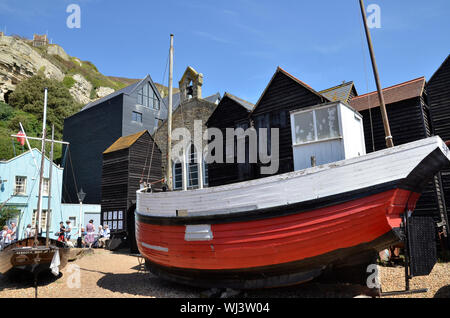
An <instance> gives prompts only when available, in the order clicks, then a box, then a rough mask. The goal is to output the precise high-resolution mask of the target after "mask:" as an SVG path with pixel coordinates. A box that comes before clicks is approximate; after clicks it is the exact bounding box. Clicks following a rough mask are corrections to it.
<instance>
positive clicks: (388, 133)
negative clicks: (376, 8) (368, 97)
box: [359, 0, 394, 148]
mask: <svg viewBox="0 0 450 318" xmlns="http://www.w3.org/2000/svg"><path fill="white" fill-rule="evenodd" d="M359 6H360V8H361V15H362V18H363V21H364V29H365V31H366V39H367V44H368V46H369V52H370V59H371V61H372V69H373V74H374V76H375V82H376V84H377V91H378V99H379V100H380V108H381V117H382V119H383V126H384V134H385V135H386V138H385V139H386V146H387V147H388V148H391V147H394V142H393V140H392V134H391V128H390V127H389V119H388V115H387V112H386V105H385V103H384V96H383V91H382V88H381V84H380V78H379V76H378V68H377V63H376V61H375V54H374V52H373V46H372V38H371V37H370V32H369V27H368V25H367V17H366V11H365V7H364V2H363V0H359Z"/></svg>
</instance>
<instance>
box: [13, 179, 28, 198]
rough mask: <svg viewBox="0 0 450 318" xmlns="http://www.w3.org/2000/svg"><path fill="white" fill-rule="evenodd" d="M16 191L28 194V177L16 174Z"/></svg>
mask: <svg viewBox="0 0 450 318" xmlns="http://www.w3.org/2000/svg"><path fill="white" fill-rule="evenodd" d="M14 192H15V193H17V194H27V177H22V176H16V185H15V189H14Z"/></svg>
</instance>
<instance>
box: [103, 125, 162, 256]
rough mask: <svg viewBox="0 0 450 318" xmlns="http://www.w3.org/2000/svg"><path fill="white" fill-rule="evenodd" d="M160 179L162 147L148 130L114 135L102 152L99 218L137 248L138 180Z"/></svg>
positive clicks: (114, 232)
mask: <svg viewBox="0 0 450 318" xmlns="http://www.w3.org/2000/svg"><path fill="white" fill-rule="evenodd" d="M161 179H162V171H161V151H160V149H159V148H158V146H157V145H156V143H154V140H153V138H152V136H151V135H150V133H149V132H148V131H147V130H143V131H141V132H138V133H136V134H132V135H129V136H125V137H121V138H119V139H117V141H116V142H114V143H113V144H112V145H111V146H110V147H109V148H108V149H106V150H105V151H104V152H103V168H102V199H101V205H102V207H101V211H102V215H101V222H102V224H103V225H105V224H108V226H109V228H110V229H111V233H113V234H117V235H121V236H123V237H127V241H129V243H130V247H131V249H132V250H136V249H137V246H136V239H135V232H134V231H135V225H134V210H135V207H136V191H137V190H138V189H139V187H140V183H141V181H145V182H147V181H148V182H154V181H158V180H161Z"/></svg>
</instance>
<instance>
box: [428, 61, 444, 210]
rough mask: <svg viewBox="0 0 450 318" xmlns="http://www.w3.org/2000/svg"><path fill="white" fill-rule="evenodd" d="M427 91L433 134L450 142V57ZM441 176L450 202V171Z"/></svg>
mask: <svg viewBox="0 0 450 318" xmlns="http://www.w3.org/2000/svg"><path fill="white" fill-rule="evenodd" d="M426 89H427V93H428V103H429V106H430V117H431V122H432V128H433V132H434V134H435V135H438V136H440V137H441V138H442V139H443V140H444V141H448V140H450V55H448V56H447V58H446V59H445V60H444V62H443V63H442V65H441V66H440V67H439V68H438V70H437V71H436V72H435V73H434V74H433V76H432V77H431V78H430V80H429V81H428V83H427V86H426ZM441 175H442V185H443V192H444V198H445V202H450V170H449V169H447V170H444V171H442V172H441ZM447 219H448V217H447Z"/></svg>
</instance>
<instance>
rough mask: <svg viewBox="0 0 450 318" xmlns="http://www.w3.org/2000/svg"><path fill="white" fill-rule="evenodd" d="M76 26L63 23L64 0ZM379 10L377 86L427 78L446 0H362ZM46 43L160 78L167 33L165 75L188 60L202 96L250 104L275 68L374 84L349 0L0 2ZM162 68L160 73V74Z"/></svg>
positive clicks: (105, 67)
mask: <svg viewBox="0 0 450 318" xmlns="http://www.w3.org/2000/svg"><path fill="white" fill-rule="evenodd" d="M71 3H74V4H78V5H80V7H81V28H80V29H69V28H68V27H67V26H66V19H67V17H68V15H69V14H68V13H66V8H67V6H68V5H69V4H71ZM372 3H375V4H377V5H379V6H380V8H381V28H379V29H372V30H371V33H372V39H373V43H374V47H375V54H376V58H377V63H378V68H379V71H380V77H381V82H382V85H383V87H386V86H390V85H395V84H397V83H400V82H403V81H408V80H411V79H413V78H417V77H420V76H425V77H426V78H427V79H429V78H430V77H431V75H432V74H433V73H434V71H435V70H436V69H437V68H438V67H439V65H440V64H441V63H442V62H443V60H444V58H445V57H446V56H447V55H448V54H449V53H450V19H449V15H450V1H448V0H433V1H423V0H409V1H406V0H405V1H388V0H379V1H368V0H366V1H365V5H366V6H368V5H370V4H372ZM5 27H6V31H7V34H19V35H22V36H26V37H30V38H31V37H32V35H33V33H41V34H43V33H46V32H48V34H49V38H51V39H52V41H53V43H57V44H60V45H61V46H63V47H64V49H65V50H66V52H67V53H68V54H70V55H72V56H76V57H78V58H80V59H82V60H89V61H91V62H93V63H94V64H95V65H96V66H97V67H98V69H99V70H100V71H101V72H102V73H103V74H105V75H114V76H123V77H129V78H143V77H144V76H145V75H146V74H147V73H148V74H150V75H151V76H152V78H153V80H154V81H155V82H159V83H161V82H164V83H165V84H166V85H167V72H168V71H166V63H167V58H168V51H169V35H170V33H173V34H174V35H175V63H174V81H175V84H176V85H177V82H178V80H179V79H180V78H181V76H182V73H183V72H184V70H185V68H186V67H187V66H188V65H191V66H193V67H194V68H195V69H196V70H197V71H199V72H201V73H203V74H204V85H203V95H204V96H206V95H211V94H213V93H215V92H220V93H221V94H223V93H224V92H229V93H232V94H234V95H237V96H239V97H241V98H244V99H246V100H248V101H250V102H253V103H255V102H256V101H257V100H258V98H259V96H260V94H261V93H262V91H263V90H264V88H265V86H266V85H267V83H268V82H269V80H270V78H271V77H272V75H273V73H274V72H275V70H276V67H277V66H281V67H282V68H284V69H285V70H287V71H288V72H290V73H291V74H293V75H294V76H296V77H298V78H300V79H301V80H303V81H304V82H306V83H308V84H309V85H310V86H311V87H313V88H314V89H316V90H321V89H325V88H328V87H330V86H334V85H337V84H340V83H342V81H343V80H346V81H351V80H353V81H354V82H355V83H356V88H357V90H358V93H359V94H364V93H366V92H367V91H372V90H374V89H375V85H374V80H373V75H372V70H371V66H370V60H369V55H368V51H367V46H366V42H365V38H364V37H363V36H364V33H363V29H362V25H361V16H360V11H359V4H358V1H357V0H345V1H333V0H323V1H304V0H292V1H288V0H285V1H282V0H280V1H273V0H272V1H266V0H228V1H213V0H202V1H201V0H188V1H186V0H184V1H177V0H165V1H161V0H159V1H148V0H147V1H144V0H129V1H123V0H122V1H116V0H109V1H107V0H78V1H76V0H39V1H35V0H20V1H18V0H0V29H2V30H3V29H4V28H5ZM164 74H165V78H163V76H164Z"/></svg>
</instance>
